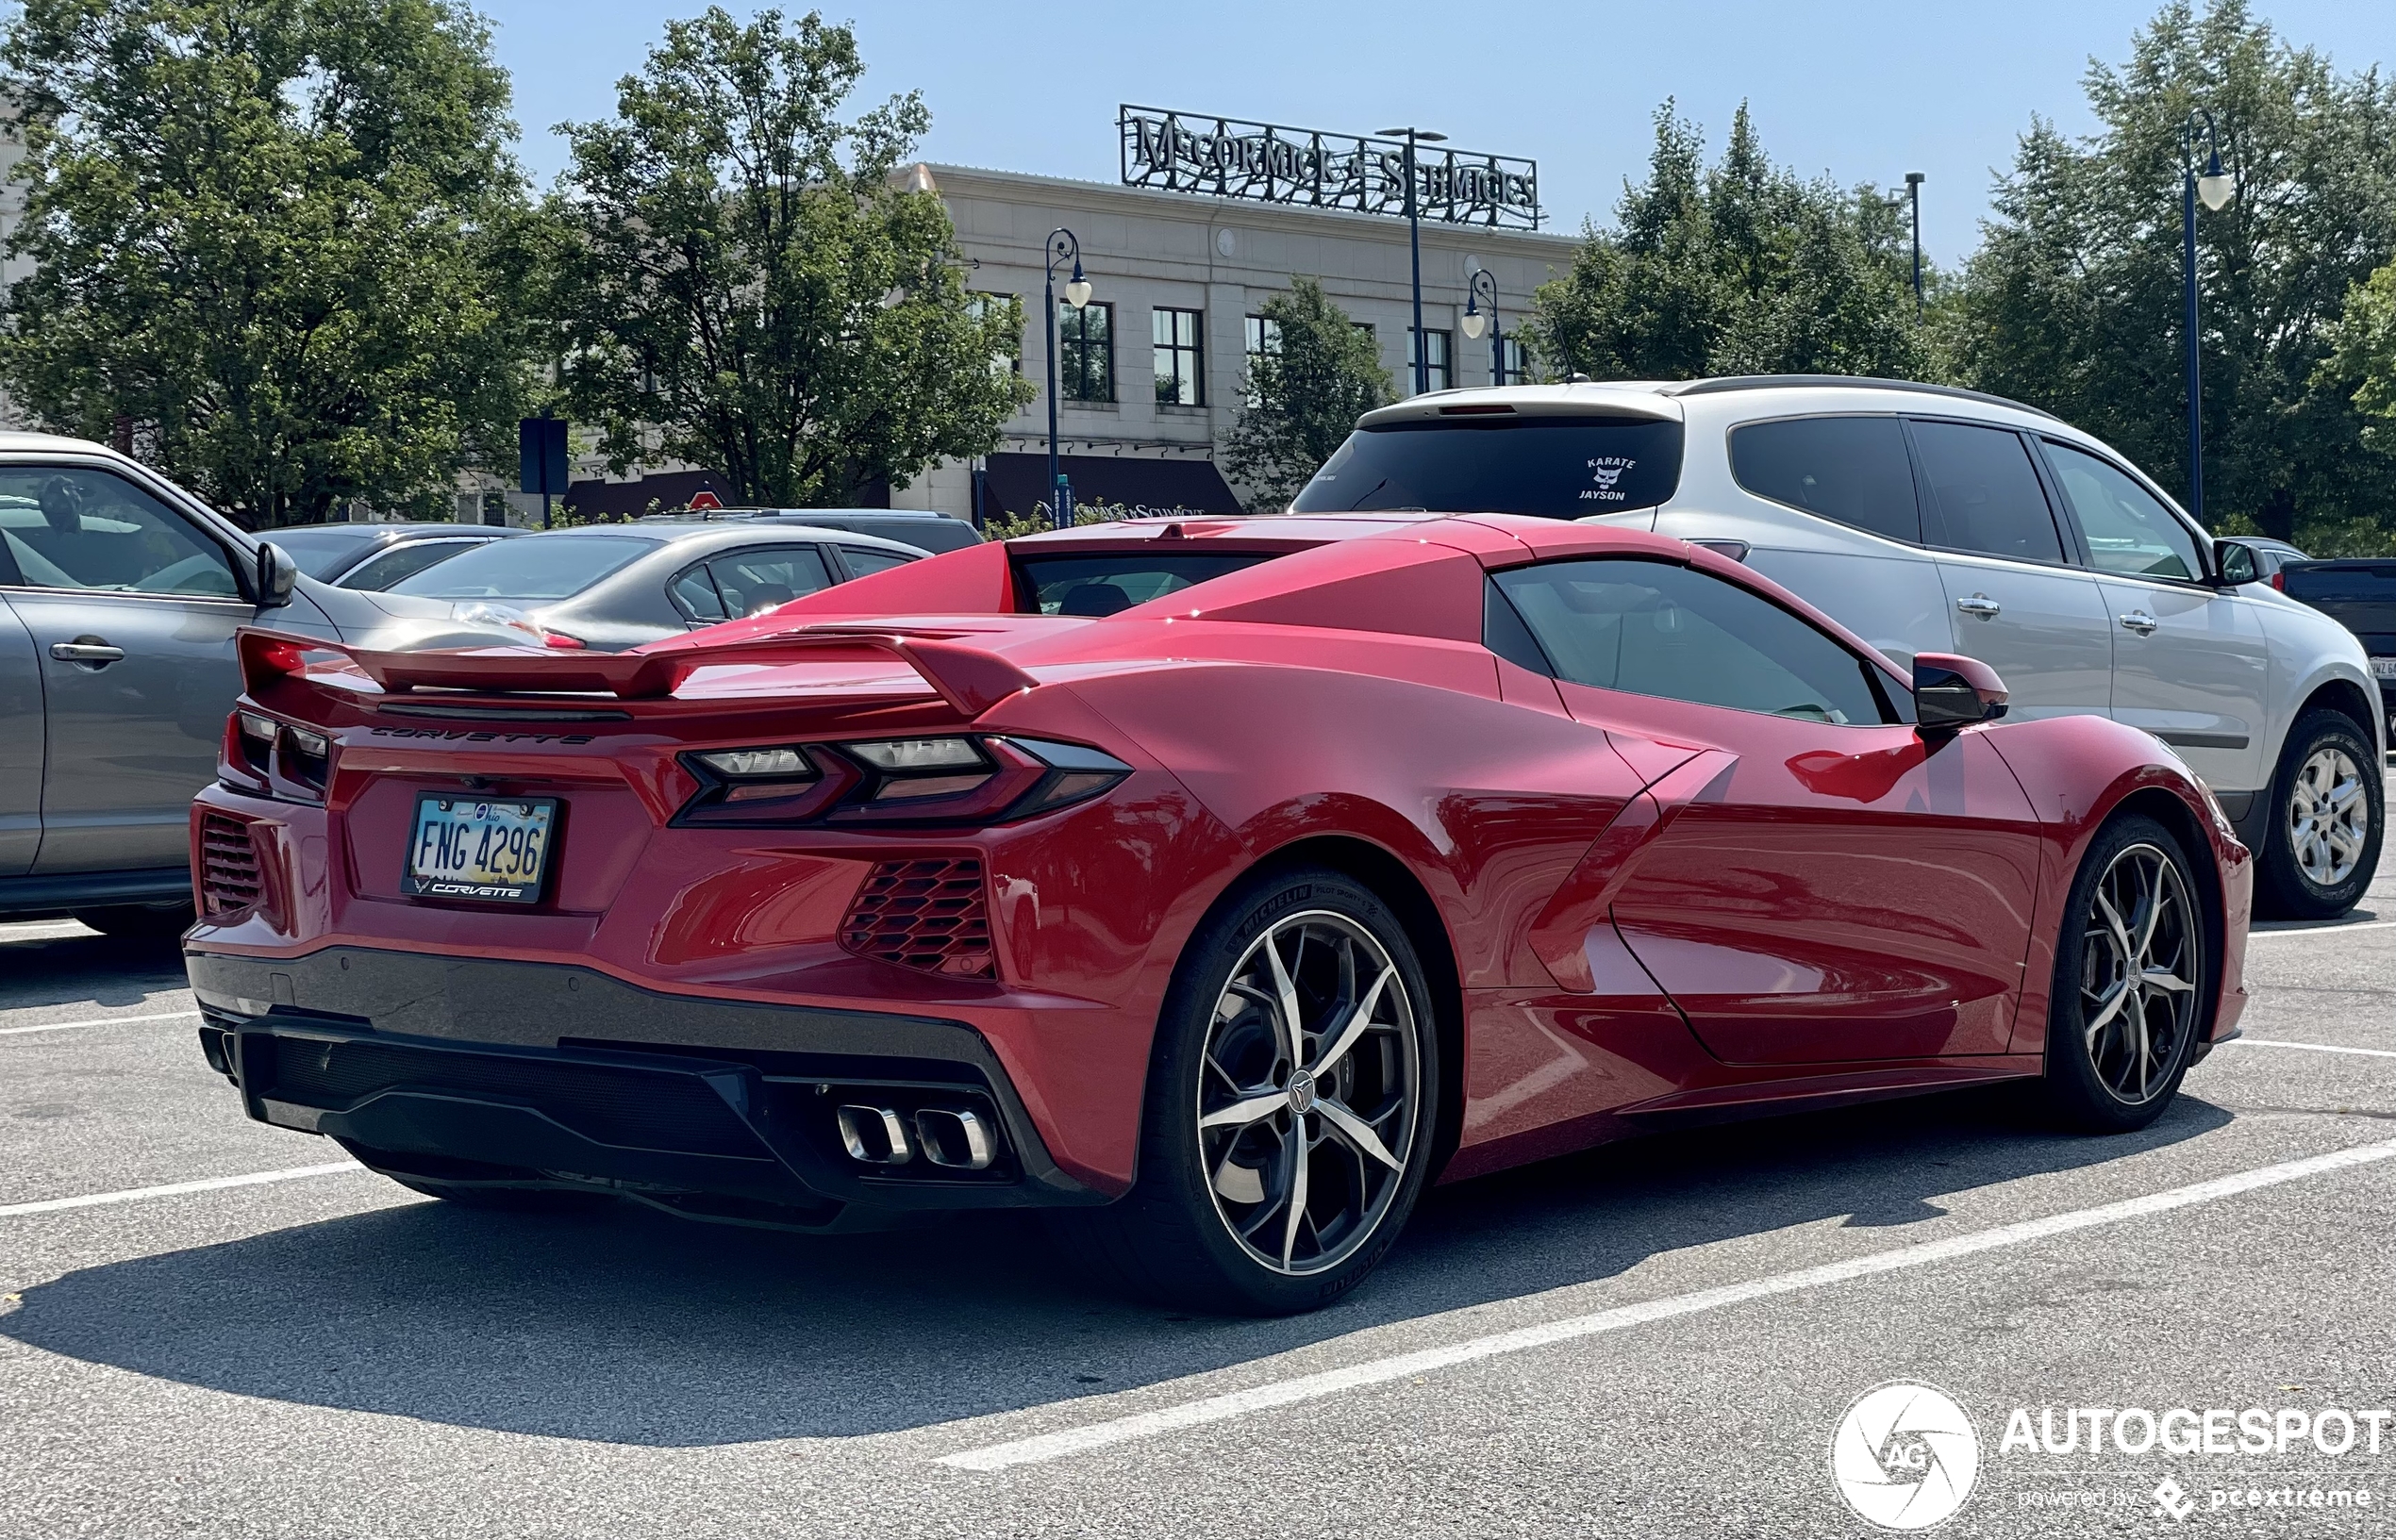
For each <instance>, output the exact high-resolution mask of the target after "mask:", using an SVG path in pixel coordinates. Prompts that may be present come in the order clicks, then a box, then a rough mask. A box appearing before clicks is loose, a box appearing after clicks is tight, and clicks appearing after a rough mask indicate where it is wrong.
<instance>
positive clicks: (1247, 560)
mask: <svg viewBox="0 0 2396 1540" xmlns="http://www.w3.org/2000/svg"><path fill="white" fill-rule="evenodd" d="M1280 554H1281V553H1279V552H1275V551H1187V552H1181V551H1176V552H1159V551H1150V550H1140V551H1101V552H1095V553H1077V554H1075V555H1070V556H1068V555H1055V556H1040V555H1032V556H1019V557H1017V558H1016V561H1015V577H1016V582H1015V591H1016V592H1017V593H1019V594H1021V595H1023V611H1024V613H1025V614H1031V615H1112V614H1114V613H1115V612H1116V611H1117V610H1122V609H1129V608H1131V606H1132V605H1134V604H1146V603H1148V601H1149V600H1151V599H1161V598H1163V597H1164V596H1165V595H1166V594H1169V593H1175V592H1178V591H1179V590H1181V589H1183V588H1193V587H1195V586H1196V585H1198V584H1201V583H1204V582H1206V581H1207V580H1208V579H1210V578H1217V577H1221V576H1223V574H1224V573H1226V572H1236V571H1240V569H1241V568H1243V567H1254V566H1255V565H1256V563H1258V562H1260V561H1271V560H1272V559H1273V557H1274V556H1276V555H1280Z"/></svg>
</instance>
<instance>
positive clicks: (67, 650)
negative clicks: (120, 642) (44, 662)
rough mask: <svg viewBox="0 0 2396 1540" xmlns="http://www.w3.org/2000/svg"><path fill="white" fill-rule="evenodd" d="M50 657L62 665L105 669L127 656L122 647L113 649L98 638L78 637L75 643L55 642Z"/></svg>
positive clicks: (51, 647)
mask: <svg viewBox="0 0 2396 1540" xmlns="http://www.w3.org/2000/svg"><path fill="white" fill-rule="evenodd" d="M50 655H51V656H52V657H55V658H57V659H58V661H59V662H61V663H89V664H92V665H93V666H95V667H101V668H105V667H106V666H108V664H111V663H114V662H115V661H116V660H117V659H119V658H121V657H123V656H124V655H125V649H124V648H122V647H111V646H109V645H108V643H107V642H105V641H102V640H101V639H100V638H97V637H77V638H75V640H73V641H54V642H52V643H51V644H50Z"/></svg>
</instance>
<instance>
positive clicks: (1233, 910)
mask: <svg viewBox="0 0 2396 1540" xmlns="http://www.w3.org/2000/svg"><path fill="white" fill-rule="evenodd" d="M1438 1086H1439V1034H1438V1032H1437V1030H1436V1028H1435V1026H1434V1023H1433V1018H1432V1006H1431V995H1430V990H1429V988H1428V986H1427V985H1425V983H1424V981H1423V969H1422V966H1421V964H1420V963H1419V962H1418V961H1417V959H1416V957H1415V954H1414V948H1413V947H1412V946H1411V945H1410V944H1409V943H1408V941H1407V939H1406V932H1405V930H1404V929H1403V928H1402V927H1401V926H1400V925H1399V924H1398V921H1397V919H1396V917H1395V916H1394V915H1392V914H1391V913H1390V912H1389V906H1388V905H1387V904H1385V903H1383V902H1381V901H1380V900H1379V899H1378V898H1376V897H1374V896H1373V894H1372V893H1371V892H1370V891H1368V890H1367V889H1365V888H1364V887H1362V886H1358V885H1357V884H1356V882H1355V881H1354V880H1352V879H1350V878H1348V877H1345V876H1342V875H1340V874H1339V873H1337V872H1334V871H1330V870H1326V869H1297V870H1284V871H1281V872H1278V873H1275V874H1273V876H1271V877H1270V878H1269V879H1267V880H1264V881H1260V882H1256V883H1253V884H1251V885H1250V886H1249V887H1248V888H1247V890H1246V891H1245V892H1243V893H1241V894H1240V895H1239V896H1238V897H1236V898H1235V899H1234V900H1233V901H1232V902H1229V903H1228V904H1225V905H1224V906H1223V908H1222V909H1221V910H1219V911H1218V912H1217V914H1216V915H1215V916H1214V917H1212V918H1211V919H1208V920H1207V921H1206V924H1205V925H1203V926H1201V927H1200V928H1199V931H1198V933H1197V935H1195V936H1192V937H1191V938H1190V946H1189V948H1188V950H1187V951H1185V952H1184V953H1183V962H1182V967H1181V968H1180V969H1178V970H1177V971H1176V975H1175V978H1174V981H1173V988H1172V990H1171V991H1170V992H1169V994H1168V995H1167V997H1166V1002H1165V1007H1164V1010H1163V1012H1162V1013H1161V1015H1160V1017H1159V1018H1158V1021H1157V1023H1156V1053H1155V1057H1154V1059H1153V1061H1152V1064H1151V1069H1150V1075H1149V1087H1148V1097H1147V1105H1146V1107H1145V1109H1144V1115H1143V1118H1142V1120H1141V1133H1140V1178H1139V1181H1138V1183H1137V1184H1136V1185H1135V1186H1134V1187H1133V1189H1132V1191H1131V1192H1130V1193H1128V1194H1127V1195H1125V1196H1124V1197H1123V1199H1122V1200H1121V1201H1117V1202H1115V1203H1112V1204H1109V1205H1108V1206H1107V1207H1106V1208H1104V1209H1098V1210H1090V1211H1085V1212H1084V1213H1082V1214H1078V1215H1073V1216H1070V1217H1067V1222H1068V1223H1069V1224H1072V1225H1074V1226H1075V1227H1076V1228H1084V1229H1086V1232H1087V1233H1089V1234H1090V1238H1091V1239H1092V1240H1093V1241H1095V1243H1096V1246H1095V1250H1097V1251H1098V1253H1099V1254H1100V1256H1102V1257H1103V1258H1104V1259H1105V1260H1106V1261H1107V1262H1108V1263H1110V1264H1112V1266H1113V1268H1114V1270H1115V1271H1116V1272H1117V1273H1119V1274H1120V1275H1122V1277H1123V1281H1124V1282H1126V1283H1130V1284H1131V1285H1132V1286H1133V1287H1134V1288H1135V1289H1136V1290H1138V1291H1139V1292H1140V1293H1142V1294H1145V1295H1147V1296H1149V1297H1150V1298H1152V1299H1156V1300H1162V1301H1165V1302H1168V1303H1171V1304H1175V1305H1180V1306H1183V1307H1186V1308H1194V1309H1199V1310H1206V1311H1213V1312H1221V1313H1224V1314H1238V1315H1259V1316H1271V1315H1286V1314H1289V1313H1291V1312H1295V1311H1301V1310H1311V1309H1315V1308H1317V1307H1319V1306H1322V1305H1326V1304H1329V1303H1330V1302H1331V1301H1333V1300H1337V1299H1339V1297H1340V1296H1341V1295H1343V1294H1345V1293H1347V1291H1348V1290H1350V1289H1351V1288H1354V1287H1355V1286H1356V1284H1357V1283H1359V1282H1361V1281H1362V1280H1363V1278H1364V1276H1365V1275H1366V1274H1367V1273H1369V1272H1371V1271H1372V1270H1373V1267H1374V1265H1375V1264H1377V1263H1378V1262H1379V1261H1380V1260H1381V1257H1382V1255H1383V1253H1385V1252H1386V1251H1387V1250H1389V1244H1390V1242H1391V1241H1393V1240H1394V1239H1395V1238H1396V1237H1397V1234H1398V1232H1399V1230H1400V1229H1401V1228H1403V1227H1404V1225H1405V1224H1406V1217H1407V1216H1408V1215H1409V1214H1410V1213H1411V1212H1412V1211H1413V1208H1414V1204H1415V1200H1416V1199H1417V1198H1418V1197H1419V1196H1420V1195H1421V1193H1422V1190H1423V1181H1424V1178H1425V1176H1426V1175H1427V1173H1428V1168H1429V1164H1430V1159H1431V1147H1432V1142H1433V1140H1432V1131H1433V1129H1434V1128H1435V1127H1436V1126H1437V1108H1436V1106H1435V1100H1436V1094H1437V1087H1438Z"/></svg>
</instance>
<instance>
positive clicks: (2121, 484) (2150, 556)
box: [2043, 439, 2205, 582]
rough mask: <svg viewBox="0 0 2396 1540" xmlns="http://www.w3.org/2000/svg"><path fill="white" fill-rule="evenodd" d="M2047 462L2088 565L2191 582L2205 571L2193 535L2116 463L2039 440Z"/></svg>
mask: <svg viewBox="0 0 2396 1540" xmlns="http://www.w3.org/2000/svg"><path fill="white" fill-rule="evenodd" d="M2043 442H2044V443H2045V444H2046V446H2047V463H2048V464H2050V465H2052V466H2054V467H2055V480H2057V481H2059V482H2061V483H2062V484H2063V495H2064V497H2065V499H2066V500H2067V501H2069V502H2070V503H2071V505H2072V512H2073V513H2075V514H2077V515H2078V516H2079V519H2080V533H2081V534H2083V535H2085V536H2087V537H2088V565H2090V566H2091V567H2094V568H2095V569H2096V570H2097V571H2100V572H2119V573H2121V574H2122V575H2123V576H2126V577H2175V578H2178V579H2180V580H2181V581H2183V582H2194V581H2195V580H2196V579H2198V578H2200V577H2202V576H2204V575H2205V558H2204V556H2203V555H2200V554H2199V553H2198V551H2197V547H2196V537H2195V536H2194V535H2191V534H2189V533H2188V526H2187V525H2186V524H2183V523H2181V522H2180V521H2179V520H2178V519H2177V518H2175V517H2173V515H2172V513H2171V509H2170V508H2167V507H2165V506H2164V505H2162V503H2161V502H2159V501H2158V500H2157V499H2156V498H2155V494H2154V493H2152V492H2150V491H2148V490H2147V489H2146V488H2143V487H2141V486H2139V485H2138V483H2137V482H2136V481H2133V480H2132V479H2131V478H2130V477H2129V475H2128V474H2127V473H2126V472H2123V471H2122V470H2121V468H2120V467H2118V466H2115V465H2110V464H2108V463H2106V462H2105V461H2104V460H2102V459H2100V458H2098V457H2097V456H2096V455H2091V454H2089V453H2088V451H2087V450H2085V449H2078V448H2074V447H2073V446H2072V445H2071V444H2066V443H2059V442H2057V441H2056V440H2055V439H2045V440H2043Z"/></svg>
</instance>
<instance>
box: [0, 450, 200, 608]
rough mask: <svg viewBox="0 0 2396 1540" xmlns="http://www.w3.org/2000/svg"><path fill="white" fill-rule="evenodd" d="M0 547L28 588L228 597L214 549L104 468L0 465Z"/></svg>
mask: <svg viewBox="0 0 2396 1540" xmlns="http://www.w3.org/2000/svg"><path fill="white" fill-rule="evenodd" d="M0 543H5V544H6V545H7V547H8V554H9V555H11V556H13V557H15V558H16V565H17V571H18V572H19V574H20V575H21V576H22V578H23V580H24V582H25V584H26V585H27V586H28V587H31V588H104V589H110V590H114V591H116V592H121V593H169V594H189V595H194V596H197V597H201V598H208V599H234V598H239V597H240V595H241V587H240V585H238V584H236V583H235V582H234V581H233V566H232V563H231V561H230V560H228V559H227V558H226V556H225V549H224V547H222V546H220V545H218V544H217V543H216V542H215V541H214V540H211V539H209V538H207V537H206V536H204V535H202V534H200V533H199V532H198V531H197V530H195V529H193V528H192V527H191V525H190V524H189V523H188V522H185V521H184V519H183V517H182V515H180V514H178V513H176V512H175V511H174V510H173V509H172V508H169V507H168V506H166V505H164V504H163V503H160V502H159V501H158V499H157V498H155V497H152V496H151V495H150V494H149V493H148V492H145V491H143V490H142V489H141V488H139V487H136V486H135V485H133V484H132V483H131V482H129V481H126V480H125V479H124V478H123V477H122V476H116V475H111V474H109V473H108V472H106V471H81V470H61V469H59V468H58V467H55V466H32V465H15V466H7V467H0Z"/></svg>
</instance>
